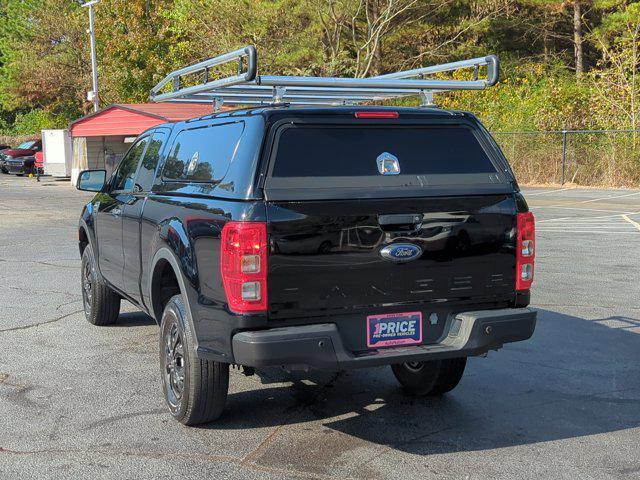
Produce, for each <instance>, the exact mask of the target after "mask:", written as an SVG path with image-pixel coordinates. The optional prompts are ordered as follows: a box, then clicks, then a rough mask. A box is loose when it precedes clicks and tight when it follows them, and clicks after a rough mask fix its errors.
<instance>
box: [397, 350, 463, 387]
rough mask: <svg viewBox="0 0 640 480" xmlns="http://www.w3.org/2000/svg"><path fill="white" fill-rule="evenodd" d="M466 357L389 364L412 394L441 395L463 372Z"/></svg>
mask: <svg viewBox="0 0 640 480" xmlns="http://www.w3.org/2000/svg"><path fill="white" fill-rule="evenodd" d="M466 365H467V359H466V358H465V357H461V358H450V359H445V360H432V361H428V362H408V363H401V364H398V365H391V369H392V370H393V374H394V375H395V377H396V379H397V380H398V382H400V385H402V386H403V388H404V389H405V390H406V391H407V392H409V393H411V394H413V395H442V394H443V393H446V392H449V391H451V390H453V389H454V388H455V387H456V386H457V385H458V383H459V382H460V380H461V379H462V375H463V374H464V369H465V367H466Z"/></svg>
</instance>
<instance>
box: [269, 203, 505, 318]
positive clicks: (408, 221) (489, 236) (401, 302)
mask: <svg viewBox="0 0 640 480" xmlns="http://www.w3.org/2000/svg"><path fill="white" fill-rule="evenodd" d="M515 213H516V205H515V201H514V197H513V195H488V196H478V197H446V198H414V199H410V200H408V199H385V200H361V201H357V202H354V201H353V200H349V201H346V200H345V201H339V200H334V201H305V202H274V203H269V204H268V206H267V216H268V221H269V223H270V242H271V252H272V253H271V255H270V257H269V281H268V288H269V292H268V296H269V317H270V319H278V318H281V319H282V318H292V317H310V316H318V315H332V314H348V313H355V312H371V311H374V310H376V309H377V311H383V310H384V311H386V310H387V309H388V307H392V308H393V309H395V310H396V311H401V310H402V309H404V310H406V309H411V308H414V307H416V306H420V305H422V304H433V305H434V306H437V307H438V308H439V309H442V308H446V307H447V306H450V305H461V304H467V303H469V302H471V303H473V304H478V303H485V302H509V301H512V300H513V296H514V272H515V251H514V246H515V239H514V234H515ZM389 245H391V246H392V247H393V246H398V245H399V246H400V247H404V246H407V245H408V246H416V247H418V249H412V248H410V247H409V248H405V250H404V251H403V250H402V248H401V249H400V250H399V251H396V252H395V254H396V255H397V257H393V256H392V255H386V256H385V247H387V246H389ZM386 251H387V252H388V251H389V249H388V248H387V249H386ZM404 254H406V256H407V257H408V256H413V257H412V258H403V255H404ZM398 309H400V310H398Z"/></svg>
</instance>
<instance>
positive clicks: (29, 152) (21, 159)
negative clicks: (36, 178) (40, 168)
mask: <svg viewBox="0 0 640 480" xmlns="http://www.w3.org/2000/svg"><path fill="white" fill-rule="evenodd" d="M41 150H42V142H41V141H40V140H28V141H26V142H22V143H21V144H20V145H18V146H17V147H16V148H9V149H7V150H4V151H3V152H2V155H3V161H4V164H3V172H4V173H11V174H15V175H25V174H29V173H33V174H35V173H37V168H36V165H35V163H36V159H35V154H36V153H37V152H39V151H41Z"/></svg>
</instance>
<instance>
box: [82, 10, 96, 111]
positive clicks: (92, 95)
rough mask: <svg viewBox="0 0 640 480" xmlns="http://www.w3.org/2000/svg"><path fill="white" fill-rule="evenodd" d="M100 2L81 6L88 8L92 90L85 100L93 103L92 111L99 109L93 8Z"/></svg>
mask: <svg viewBox="0 0 640 480" xmlns="http://www.w3.org/2000/svg"><path fill="white" fill-rule="evenodd" d="M99 1H100V0H91V1H89V2H87V3H84V4H82V6H83V7H87V8H89V30H88V33H89V39H90V42H91V77H92V81H93V89H92V90H91V91H90V92H89V93H88V94H87V100H89V101H90V102H93V111H94V112H97V111H98V110H99V109H100V100H99V98H98V60H97V58H96V35H95V29H94V20H93V6H94V5H95V4H96V3H98V2H99Z"/></svg>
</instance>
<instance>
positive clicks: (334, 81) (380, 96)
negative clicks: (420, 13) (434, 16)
mask: <svg viewBox="0 0 640 480" xmlns="http://www.w3.org/2000/svg"><path fill="white" fill-rule="evenodd" d="M230 62H238V69H237V73H236V74H235V75H231V76H227V77H223V78H218V79H214V80H212V79H210V78H209V77H210V74H211V70H212V69H213V68H215V67H220V66H222V65H225V64H228V63H230ZM484 66H486V78H482V79H480V78H478V77H479V71H480V68H481V67H484ZM461 69H473V80H442V79H438V78H425V77H429V76H432V75H434V74H437V73H444V72H454V71H456V70H461ZM499 71H500V64H499V61H498V57H496V56H495V55H488V56H486V57H479V58H472V59H469V60H462V61H459V62H452V63H444V64H441V65H434V66H430V67H422V68H416V69H413V70H406V71H401V72H395V73H389V74H386V75H379V76H377V77H368V78H343V77H297V76H274V75H258V74H257V72H258V60H257V54H256V49H255V47H253V46H251V45H249V46H246V47H244V48H241V49H239V50H235V51H233V52H229V53H226V54H224V55H220V56H217V57H214V58H211V59H209V60H205V61H203V62H199V63H196V64H195V65H191V66H188V67H185V68H181V69H179V70H175V71H173V72H171V73H170V74H169V75H167V76H166V77H165V78H164V79H163V80H162V81H160V82H159V83H158V84H157V85H156V86H155V87H154V88H153V89H152V90H151V95H150V98H151V100H152V101H154V102H191V103H193V102H197V103H212V104H213V105H214V109H215V110H218V109H219V108H220V107H221V106H222V105H223V104H226V105H272V104H281V103H286V104H291V105H357V104H362V103H370V102H379V101H388V100H393V99H398V98H405V97H415V96H418V97H420V99H421V103H422V105H424V106H432V105H433V100H432V98H433V94H434V93H440V92H447V91H451V90H483V89H485V88H487V87H490V86H492V85H495V84H496V82H497V81H498V77H499ZM196 75H199V76H200V78H198V79H197V80H198V82H197V83H195V82H194V76H196ZM187 76H190V78H191V85H189V86H183V78H182V77H187ZM168 87H170V88H168ZM167 90H168V91H167Z"/></svg>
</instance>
